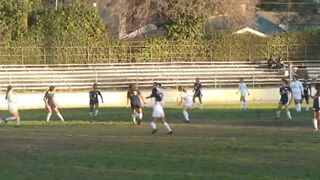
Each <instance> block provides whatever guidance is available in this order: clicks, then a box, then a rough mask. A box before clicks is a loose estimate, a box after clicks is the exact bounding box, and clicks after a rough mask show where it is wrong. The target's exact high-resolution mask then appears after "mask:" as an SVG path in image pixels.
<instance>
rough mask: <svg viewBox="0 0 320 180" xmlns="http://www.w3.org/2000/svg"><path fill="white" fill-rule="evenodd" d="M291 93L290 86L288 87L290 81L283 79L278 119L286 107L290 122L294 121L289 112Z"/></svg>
mask: <svg viewBox="0 0 320 180" xmlns="http://www.w3.org/2000/svg"><path fill="white" fill-rule="evenodd" d="M291 92H292V91H291V88H290V86H289V85H288V81H287V80H286V79H281V85H280V90H279V93H280V96H281V98H280V101H279V104H278V111H277V113H276V115H277V118H278V119H279V118H280V114H281V109H282V108H283V107H284V109H285V110H286V114H287V117H288V120H292V117H291V114H290V111H289V103H290V101H289V95H290V93H291Z"/></svg>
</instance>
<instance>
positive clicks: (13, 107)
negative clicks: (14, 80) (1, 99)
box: [4, 85, 20, 127]
mask: <svg viewBox="0 0 320 180" xmlns="http://www.w3.org/2000/svg"><path fill="white" fill-rule="evenodd" d="M6 100H7V101H8V111H9V112H10V113H11V115H12V116H10V117H7V118H5V120H4V122H5V123H7V122H8V121H16V126H17V127H18V126H19V125H20V116H19V112H18V108H17V100H16V98H15V96H14V95H13V88H12V86H10V85H9V86H7V93H6Z"/></svg>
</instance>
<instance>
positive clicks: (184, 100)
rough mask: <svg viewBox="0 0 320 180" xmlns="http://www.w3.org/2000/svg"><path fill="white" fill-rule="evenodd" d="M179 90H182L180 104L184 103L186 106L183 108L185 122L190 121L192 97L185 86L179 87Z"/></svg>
mask: <svg viewBox="0 0 320 180" xmlns="http://www.w3.org/2000/svg"><path fill="white" fill-rule="evenodd" d="M178 91H179V92H180V102H179V103H178V105H180V104H181V103H184V107H183V110H182V113H183V116H184V119H185V120H184V122H185V123H190V119H189V111H190V110H191V108H192V104H193V103H192V100H191V98H190V97H189V96H188V93H187V90H186V89H185V88H183V87H182V86H179V87H178Z"/></svg>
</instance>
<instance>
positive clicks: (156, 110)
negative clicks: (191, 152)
mask: <svg viewBox="0 0 320 180" xmlns="http://www.w3.org/2000/svg"><path fill="white" fill-rule="evenodd" d="M159 86H160V84H159V83H157V82H154V83H153V89H152V93H151V95H150V96H149V97H147V98H151V104H152V109H153V112H152V117H153V121H152V122H151V128H152V134H154V133H156V132H157V130H158V129H157V125H156V122H157V121H161V122H162V123H163V125H164V126H165V127H166V129H167V130H168V134H172V129H171V128H170V126H169V124H168V123H167V122H166V119H165V114H164V110H163V107H162V99H163V91H161V90H160V88H159Z"/></svg>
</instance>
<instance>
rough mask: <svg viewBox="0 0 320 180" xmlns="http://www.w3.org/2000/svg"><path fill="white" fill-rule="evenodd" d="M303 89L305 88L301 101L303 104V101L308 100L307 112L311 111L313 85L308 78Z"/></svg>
mask: <svg viewBox="0 0 320 180" xmlns="http://www.w3.org/2000/svg"><path fill="white" fill-rule="evenodd" d="M302 87H303V94H304V95H303V96H302V99H301V102H300V103H301V104H302V102H303V99H305V100H306V111H309V96H310V95H311V94H312V92H311V84H310V82H309V81H308V78H305V79H304V81H303V83H302Z"/></svg>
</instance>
